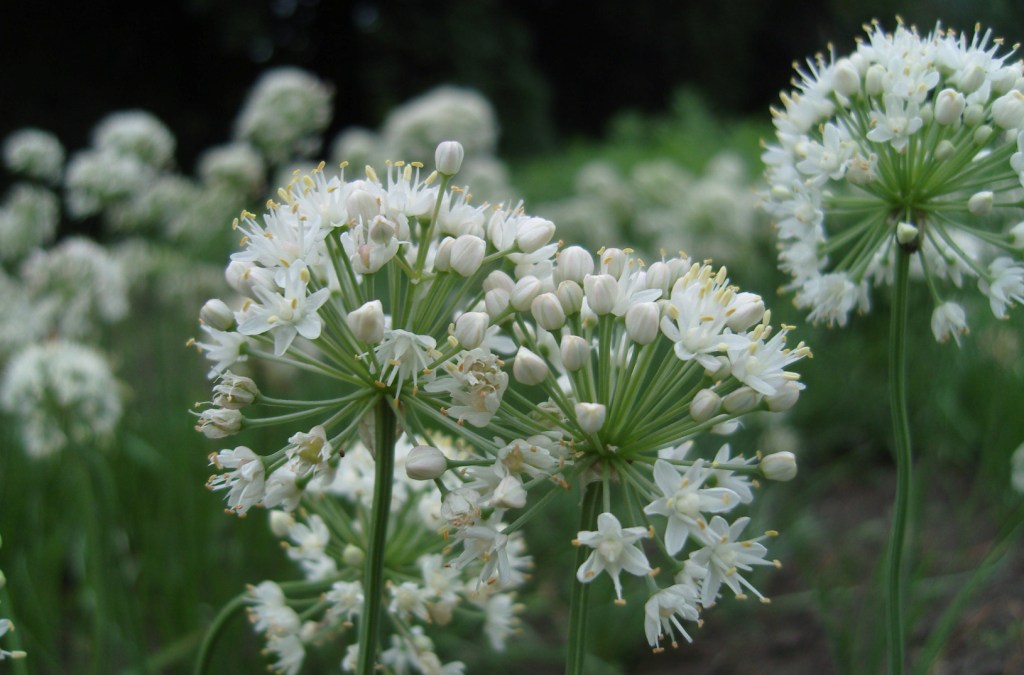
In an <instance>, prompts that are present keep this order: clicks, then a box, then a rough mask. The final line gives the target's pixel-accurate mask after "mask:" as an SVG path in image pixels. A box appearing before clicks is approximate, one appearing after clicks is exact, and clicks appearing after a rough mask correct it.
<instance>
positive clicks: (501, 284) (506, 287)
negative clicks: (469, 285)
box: [483, 270, 516, 295]
mask: <svg viewBox="0 0 1024 675" xmlns="http://www.w3.org/2000/svg"><path fill="white" fill-rule="evenodd" d="M483 286H484V292H485V293H486V292H487V291H489V290H492V289H494V288H500V289H501V290H503V291H505V293H507V294H509V295H511V294H512V290H513V289H514V288H515V287H516V282H515V280H514V279H513V278H512V277H510V276H509V275H507V274H505V273H504V272H502V271H501V270H494V271H493V272H491V273H490V274H488V275H487V278H486V279H484V284H483Z"/></svg>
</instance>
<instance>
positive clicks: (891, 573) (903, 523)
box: [886, 248, 912, 675]
mask: <svg viewBox="0 0 1024 675" xmlns="http://www.w3.org/2000/svg"><path fill="white" fill-rule="evenodd" d="M897 255H898V256H899V259H898V260H897V263H896V281H895V284H894V286H893V303H892V326H891V331H890V333H889V392H890V401H889V405H890V406H891V407H892V426H893V437H894V441H895V452H896V501H895V504H894V505H893V523H892V533H891V534H890V537H889V550H888V554H887V560H888V571H887V574H886V598H887V603H888V604H887V611H886V628H887V633H888V637H889V672H890V673H891V674H892V675H896V674H897V673H902V672H903V667H904V663H905V656H904V654H905V645H904V635H905V634H906V631H905V630H904V626H903V595H904V589H903V579H904V576H905V574H904V560H903V559H904V552H905V551H904V549H905V548H906V530H907V512H908V510H909V509H908V507H909V505H910V490H911V483H910V471H911V462H912V457H911V451H910V422H909V420H908V418H907V391H906V341H907V295H908V293H907V290H908V283H907V282H908V280H909V269H910V254H909V253H907V252H906V251H904V250H903V249H902V248H901V249H899V251H898V252H897Z"/></svg>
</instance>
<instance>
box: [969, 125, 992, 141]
mask: <svg viewBox="0 0 1024 675" xmlns="http://www.w3.org/2000/svg"><path fill="white" fill-rule="evenodd" d="M993 133H995V132H994V131H992V127H990V126H989V125H987V124H982V125H981V126H980V127H978V128H977V129H975V130H974V142H975V144H977V145H985V143H986V142H988V139H989V138H991V137H992V134H993Z"/></svg>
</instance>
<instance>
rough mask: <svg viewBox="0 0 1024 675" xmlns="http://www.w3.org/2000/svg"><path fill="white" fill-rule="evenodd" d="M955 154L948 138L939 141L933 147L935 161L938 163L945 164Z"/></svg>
mask: <svg viewBox="0 0 1024 675" xmlns="http://www.w3.org/2000/svg"><path fill="white" fill-rule="evenodd" d="M955 152H956V146H955V145H953V142H952V141H951V140H949V139H948V138H946V139H943V140H941V141H939V144H938V145H936V146H935V159H937V160H939V161H940V162H945V161H946V160H947V159H949V158H950V157H952V156H953V154H954V153H955Z"/></svg>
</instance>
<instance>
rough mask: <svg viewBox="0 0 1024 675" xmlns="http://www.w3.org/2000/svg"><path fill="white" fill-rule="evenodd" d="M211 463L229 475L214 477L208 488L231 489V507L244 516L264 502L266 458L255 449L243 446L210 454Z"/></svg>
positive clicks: (229, 498) (228, 497) (229, 490)
mask: <svg viewBox="0 0 1024 675" xmlns="http://www.w3.org/2000/svg"><path fill="white" fill-rule="evenodd" d="M210 464H212V465H214V466H216V467H217V468H218V469H221V470H226V472H225V473H221V474H217V475H216V476H211V477H210V480H208V481H207V482H206V487H208V488H210V489H211V490H225V489H226V490H227V491H228V494H227V503H228V508H229V509H230V510H232V511H234V512H235V513H237V514H238V515H240V516H244V515H245V514H246V513H248V511H249V509H251V508H252V507H253V506H256V505H257V504H259V503H261V502H262V501H263V495H264V475H265V472H266V469H265V467H264V465H263V458H262V457H260V456H259V455H257V454H256V453H255V452H253V451H252V450H251V449H249V448H247V447H245V446H244V445H240V446H238V447H237V448H234V449H233V450H221V451H220V452H218V453H217V454H215V455H210Z"/></svg>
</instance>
